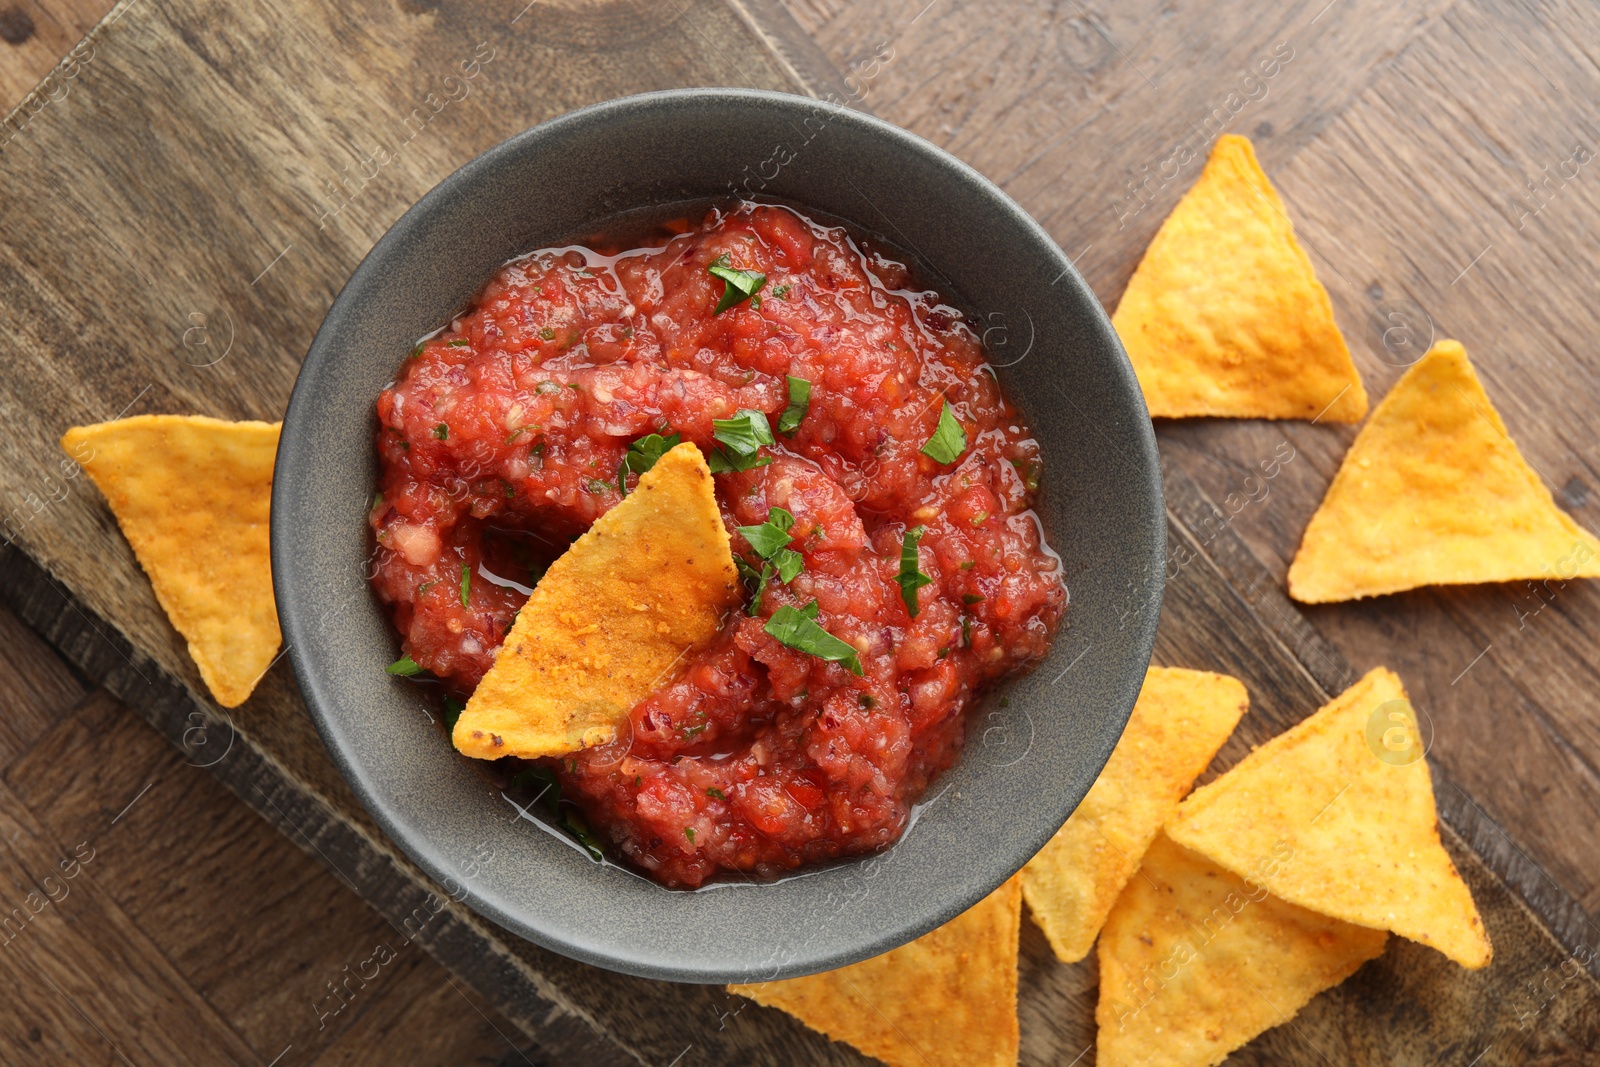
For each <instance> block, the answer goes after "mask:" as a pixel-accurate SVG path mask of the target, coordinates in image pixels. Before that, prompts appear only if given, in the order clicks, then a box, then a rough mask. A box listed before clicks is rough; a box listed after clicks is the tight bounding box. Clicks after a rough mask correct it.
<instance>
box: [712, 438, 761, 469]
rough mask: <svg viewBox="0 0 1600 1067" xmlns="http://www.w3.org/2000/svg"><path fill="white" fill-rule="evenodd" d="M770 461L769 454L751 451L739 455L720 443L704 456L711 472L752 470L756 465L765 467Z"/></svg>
mask: <svg viewBox="0 0 1600 1067" xmlns="http://www.w3.org/2000/svg"><path fill="white" fill-rule="evenodd" d="M771 462H772V457H771V456H763V455H761V453H759V452H754V453H751V454H750V455H748V456H741V455H740V454H739V453H737V452H729V451H728V450H727V449H726V448H723V447H722V446H721V445H718V446H717V447H716V448H713V449H712V450H711V454H710V455H709V456H707V457H706V466H707V467H709V468H711V473H712V474H727V473H729V472H730V471H747V470H754V469H755V468H756V467H765V466H766V465H767V464H768V463H771Z"/></svg>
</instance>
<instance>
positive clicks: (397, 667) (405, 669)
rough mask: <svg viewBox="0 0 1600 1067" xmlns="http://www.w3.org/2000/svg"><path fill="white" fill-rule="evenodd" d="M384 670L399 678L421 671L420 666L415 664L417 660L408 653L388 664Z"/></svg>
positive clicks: (408, 676)
mask: <svg viewBox="0 0 1600 1067" xmlns="http://www.w3.org/2000/svg"><path fill="white" fill-rule="evenodd" d="M384 670H385V671H387V672H388V673H390V674H397V675H399V676H400V677H401V678H410V677H411V676H412V675H416V674H421V673H422V668H421V667H419V666H417V661H416V660H414V659H412V658H411V656H410V654H409V653H408V654H407V655H404V656H401V657H400V658H399V659H397V660H395V661H394V662H393V663H391V664H389V665H388V666H387V667H385V668H384Z"/></svg>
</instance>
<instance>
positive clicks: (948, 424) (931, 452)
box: [922, 400, 967, 464]
mask: <svg viewBox="0 0 1600 1067" xmlns="http://www.w3.org/2000/svg"><path fill="white" fill-rule="evenodd" d="M966 450H967V431H966V430H965V429H963V428H962V426H961V420H960V419H958V418H956V413H955V412H954V411H952V410H951V409H950V401H948V400H946V401H945V402H944V410H943V411H941V412H939V426H938V428H937V429H935V430H934V431H933V436H932V437H930V438H928V443H927V444H925V445H923V446H922V454H923V455H924V456H927V457H928V458H929V459H931V460H933V461H934V462H935V463H945V464H949V463H954V462H955V461H956V460H958V459H960V458H961V453H963V452H965V451H966Z"/></svg>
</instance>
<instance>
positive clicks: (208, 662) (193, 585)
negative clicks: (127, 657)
mask: <svg viewBox="0 0 1600 1067" xmlns="http://www.w3.org/2000/svg"><path fill="white" fill-rule="evenodd" d="M282 425H283V424H282V423H277V422H272V423H268V422H224V421H223V420H221V419H212V418H206V417H205V416H202V415H136V416H134V417H133V418H128V419H118V420H116V421H115V422H102V423H97V424H96V425H93V426H74V427H73V428H72V429H70V430H68V431H67V432H66V434H65V435H63V436H62V438H61V447H62V448H64V449H66V451H67V454H68V455H69V456H71V457H72V458H73V459H75V460H77V461H78V463H79V464H81V465H82V467H83V469H84V470H86V471H88V472H89V477H91V478H93V479H94V484H95V485H98V486H99V487H100V492H102V493H103V494H105V498H106V501H107V503H109V504H110V505H111V511H112V514H114V515H116V517H117V525H119V526H121V527H122V533H123V536H125V537H126V538H127V539H128V544H130V545H132V546H133V553H134V555H135V556H137V557H138V558H139V564H140V566H142V567H143V568H144V571H145V573H146V574H147V575H149V576H150V584H151V586H153V587H154V588H155V593H156V600H158V601H159V602H160V603H161V607H162V610H164V611H165V612H166V613H167V618H168V619H171V620H172V625H173V628H174V629H176V630H177V631H178V633H180V634H182V635H183V638H184V640H185V641H187V642H188V643H189V655H190V656H191V657H193V659H194V662H195V665H196V666H197V667H199V668H200V677H201V678H202V679H203V680H204V681H205V683H206V687H207V688H209V689H210V690H211V695H212V696H214V697H216V699H217V703H218V704H221V705H222V706H223V707H225V708H233V707H237V706H239V705H240V704H242V703H244V700H245V698H246V697H248V696H249V695H250V691H251V690H252V689H254V688H255V686H256V682H257V681H259V680H260V678H261V675H262V674H263V673H265V672H266V669H267V668H268V667H270V666H271V665H272V661H273V659H274V658H275V657H276V656H277V654H278V645H279V644H280V643H281V642H282V640H283V635H282V634H281V633H280V632H279V631H278V610H277V608H276V606H275V605H274V603H273V599H272V562H271V558H270V555H269V552H268V540H269V539H268V522H267V520H268V513H269V511H270V509H271V506H272V464H273V460H274V459H275V457H276V456H277V452H278V430H279V428H280V427H281V426H282Z"/></svg>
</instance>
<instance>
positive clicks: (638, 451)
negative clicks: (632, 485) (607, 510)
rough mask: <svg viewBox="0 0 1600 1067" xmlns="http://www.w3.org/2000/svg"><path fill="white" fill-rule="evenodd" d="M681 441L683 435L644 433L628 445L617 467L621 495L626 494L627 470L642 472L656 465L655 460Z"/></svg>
mask: <svg viewBox="0 0 1600 1067" xmlns="http://www.w3.org/2000/svg"><path fill="white" fill-rule="evenodd" d="M682 441H683V435H682V434H679V433H675V434H673V435H672V436H671V437H662V436H661V435H660V434H658V433H652V434H646V435H645V436H643V437H641V438H639V439H638V440H637V441H635V442H634V443H633V444H631V445H629V446H628V451H627V452H625V453H624V454H623V456H622V463H621V464H619V465H618V467H617V490H618V491H619V492H620V493H622V495H623V496H627V495H628V472H629V471H632V472H633V473H634V474H643V473H644V472H645V471H647V470H649V469H650V468H651V467H654V466H655V465H656V460H658V459H660V458H661V457H662V456H664V455H666V454H667V453H668V452H670V451H672V450H673V449H674V448H677V447H678V445H679V443H680V442H682Z"/></svg>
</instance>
